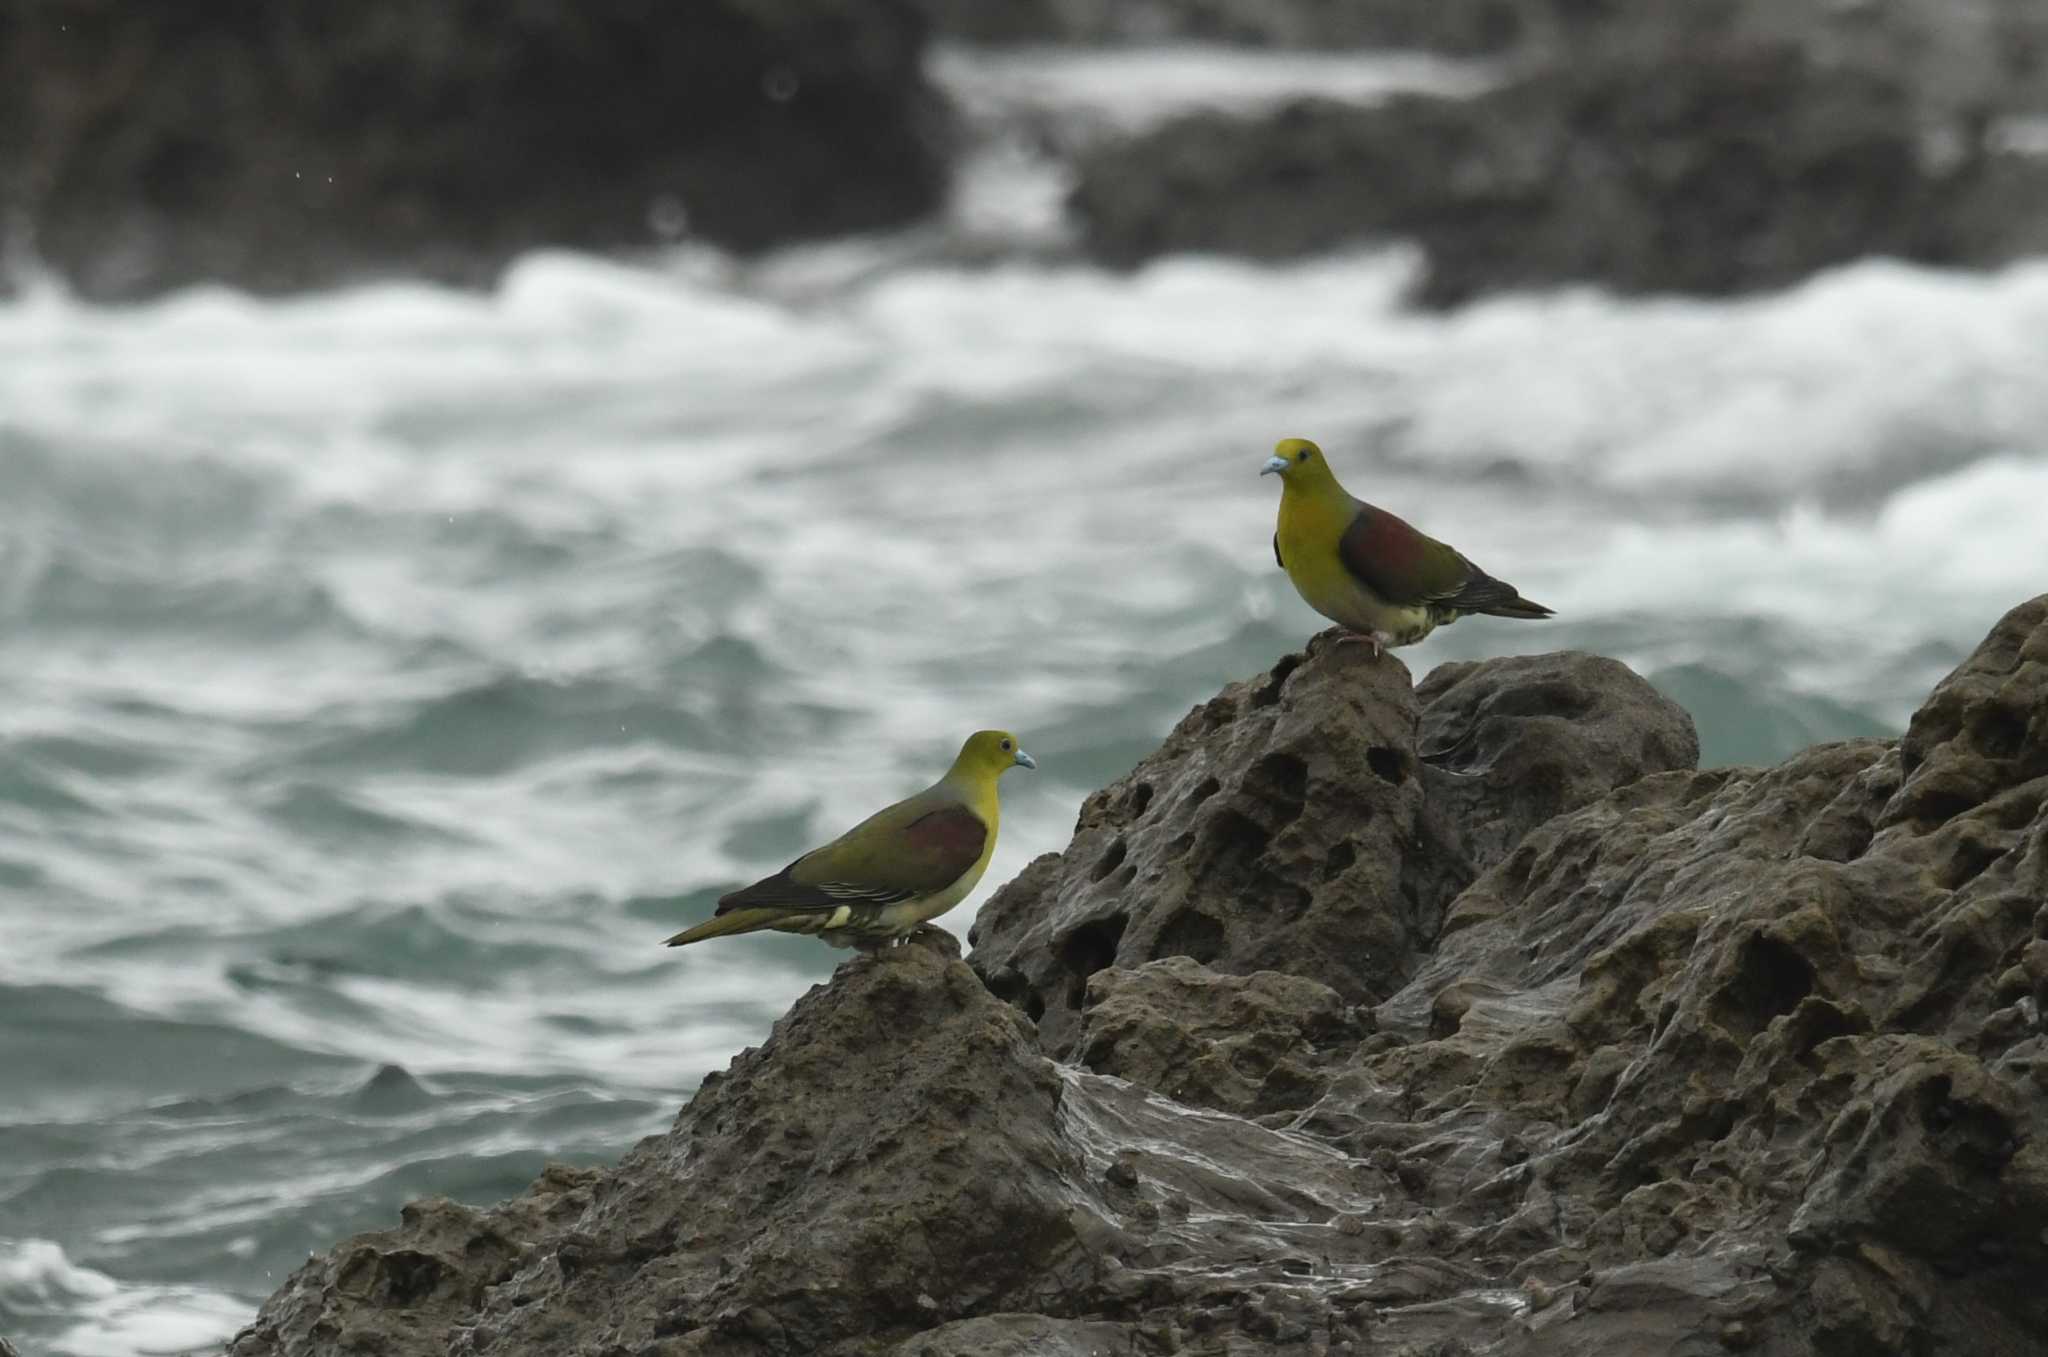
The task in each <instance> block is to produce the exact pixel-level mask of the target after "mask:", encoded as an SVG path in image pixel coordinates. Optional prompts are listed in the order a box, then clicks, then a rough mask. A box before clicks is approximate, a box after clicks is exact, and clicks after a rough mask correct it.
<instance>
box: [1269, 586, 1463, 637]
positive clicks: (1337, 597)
mask: <svg viewBox="0 0 2048 1357" xmlns="http://www.w3.org/2000/svg"><path fill="white" fill-rule="evenodd" d="M1287 576H1288V578H1289V579H1291V580H1292V581H1294V587H1295V589H1296V590H1297V591H1298V592H1299V593H1300V594H1301V597H1302V599H1303V601H1304V602H1306V603H1307V604H1308V606H1309V607H1311V608H1314V609H1315V610H1316V611H1317V612H1319V613H1321V614H1322V615H1323V616H1325V617H1327V618H1329V619H1330V620H1331V621H1332V622H1336V623H1338V624H1340V625H1342V626H1346V627H1349V628H1351V630H1353V631H1356V632H1361V633H1366V634H1371V633H1375V632H1376V633H1378V634H1379V635H1380V636H1382V637H1384V638H1386V643H1387V644H1388V645H1397V646H1405V645H1413V644H1415V642H1417V641H1420V640H1421V639H1422V638H1423V637H1425V636H1427V635H1429V634H1430V633H1431V632H1432V631H1435V630H1436V614H1435V613H1434V612H1433V611H1432V610H1431V609H1429V608H1427V607H1421V608H1411V607H1403V606H1402V605H1400V604H1397V603H1389V602H1387V601H1386V600H1385V599H1383V598H1381V597H1380V596H1379V595H1377V594H1375V593H1373V591H1372V590H1370V589H1368V588H1366V587H1365V586H1364V585H1362V584H1360V583H1359V582H1358V581H1357V580H1355V579H1353V578H1352V577H1351V575H1350V573H1349V572H1347V571H1344V570H1342V569H1333V570H1325V571H1314V572H1310V571H1303V572H1301V574H1296V573H1295V572H1294V571H1292V570H1290V571H1288V572H1287ZM1305 577H1308V578H1305Z"/></svg>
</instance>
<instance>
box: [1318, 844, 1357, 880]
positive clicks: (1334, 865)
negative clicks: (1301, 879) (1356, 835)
mask: <svg viewBox="0 0 2048 1357" xmlns="http://www.w3.org/2000/svg"><path fill="white" fill-rule="evenodd" d="M1356 861H1358V847H1357V845H1355V844H1353V843H1352V842H1351V840H1349V839H1346V840H1344V842H1342V843H1340V844H1338V845H1337V846H1336V847H1335V848H1332V849H1331V850H1330V856H1328V857H1326V858H1324V859H1323V880H1325V881H1334V880H1335V879H1337V878H1338V877H1340V876H1342V875H1344V873H1346V872H1348V871H1350V870H1351V864H1352V863H1354V862H1356Z"/></svg>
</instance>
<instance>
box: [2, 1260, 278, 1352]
mask: <svg viewBox="0 0 2048 1357" xmlns="http://www.w3.org/2000/svg"><path fill="white" fill-rule="evenodd" d="M0 1319H4V1320H6V1321H7V1324H8V1328H9V1329H10V1330H12V1331H13V1332H14V1334H15V1336H17V1337H19V1338H20V1339H22V1340H23V1342H25V1343H29V1344H31V1345H32V1346H30V1347H29V1348H28V1349H26V1350H27V1351H32V1352H41V1353H47V1354H48V1357H171V1355H172V1354H180V1353H193V1352H198V1351H202V1350H206V1349H210V1348H213V1347H216V1346H217V1345H219V1344H220V1343H222V1342H224V1341H225V1340H226V1339H227V1338H228V1337H229V1336H230V1335H232V1334H233V1333H234V1332H235V1330H236V1329H238V1328H240V1327H241V1326H242V1325H243V1324H245V1323H247V1322H248V1319H249V1307H248V1303H247V1302H246V1301H244V1300H242V1299H241V1298H238V1297H235V1296H230V1295H226V1294H224V1293H222V1292H218V1291H213V1290H209V1289H207V1288H204V1287H197V1286H153V1285H138V1284H132V1283H122V1282H118V1281H116V1280H115V1279H114V1278H112V1277H110V1276H108V1275H106V1274H105V1273H102V1272H96V1271H94V1270H93V1269H91V1268H86V1267H80V1266H79V1265H78V1264H76V1263H74V1262H72V1261H71V1259H70V1258H69V1257H68V1256H66V1254H65V1252H64V1249H63V1248H62V1246H61V1245H59V1244H57V1243H55V1242H54V1241H52V1240H48V1239H12V1240H9V1239H0Z"/></svg>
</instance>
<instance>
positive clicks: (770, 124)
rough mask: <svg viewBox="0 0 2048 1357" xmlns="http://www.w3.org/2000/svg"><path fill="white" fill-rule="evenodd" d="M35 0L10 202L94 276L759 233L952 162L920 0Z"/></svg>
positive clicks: (310, 278)
mask: <svg viewBox="0 0 2048 1357" xmlns="http://www.w3.org/2000/svg"><path fill="white" fill-rule="evenodd" d="M19 10H20V7H18V6H10V7H8V9H7V10H6V11H5V12H4V14H0V26H4V27H0V222H8V223H11V224H18V225H19V227H20V228H22V229H24V230H25V231H26V232H27V238H26V239H15V240H13V241H12V242H11V244H12V246H13V247H14V248H15V250H16V251H20V250H23V249H32V250H33V252H34V253H35V255H36V256H38V257H39V258H40V260H41V261H42V262H43V263H45V264H46V265H48V266H49V267H51V268H54V269H55V270H56V271H57V272H59V273H60V274H62V275H63V276H64V277H65V278H66V279H67V280H68V281H69V282H70V284H71V285H72V286H73V287H74V288H75V289H76V290H77V291H78V292H79V293H80V294H81V295H83V296H86V297H88V298H92V299H96V300H97V299H126V298H134V297H140V296H146V295H149V294H151V293H155V292H160V291H163V290H164V289H167V288H172V287H177V286H180V285H183V284H187V283H193V282H202V281H218V282H226V283H231V284H234V285H236V286H239V287H243V288H248V289H252V290H255V291H260V292H277V291H285V290H292V289H299V288H306V287H314V286H322V285H327V284H331V283H334V282H337V281H343V280H347V279H349V278H353V277H357V276H360V275H365V274H385V273H408V274H425V275H428V276H435V277H442V278H449V279H454V280H457V281H464V282H471V281H479V280H485V279H488V278H489V277H491V276H492V275H493V274H494V273H495V272H496V270H497V269H498V268H499V267H500V266H501V265H502V264H503V262H504V261H506V260H507V259H509V258H510V257H511V256H513V255H514V254H516V253H518V252H520V251H522V250H527V249H531V248H534V247H536V246H543V245H556V246H572V247H578V248H585V249H607V248H616V247H627V246H635V245H644V244H653V243H658V242H660V241H662V240H664V239H667V238H669V237H672V236H674V235H676V234H679V233H682V232H687V233H689V234H691V235H693V236H696V237H698V238H701V239H703V240H706V241H709V242H712V243H715V244H718V245H723V246H729V247H732V248H735V249H741V250H752V249H759V248H762V247H765V246H769V245H773V244H776V243H779V242H783V241H788V240H794V239H800V238H805V237H816V236H828V235H834V234H839V233H843V232H848V231H860V230H868V229H873V228H877V227H885V226H893V225H896V224H899V223H903V222H906V221H909V220H912V219H914V218H916V217H918V216H920V215H922V214H924V213H926V212H929V211H931V210H932V209H933V208H934V207H936V206H937V204H938V203H939V201H940V199H941V197H942V194H943V192H944V187H945V181H946V175H945V170H944V165H943V161H942V148H941V146H940V144H939V138H938V137H937V135H936V134H937V132H938V131H939V130H940V129H939V122H940V120H939V117H938V114H939V111H940V110H939V103H938V100H937V96H936V95H935V94H934V93H933V91H932V89H931V87H930V86H929V85H928V84H927V83H926V82H925V79H924V76H923V73H922V65H921V61H922V56H923V31H924V30H923V24H922V22H921V20H920V18H919V16H918V15H917V14H916V13H915V12H914V11H913V10H912V9H911V8H910V7H909V6H908V4H907V3H903V0H879V2H878V3H872V4H870V3H854V2H853V0H821V2H820V3H796V2H795V0H703V3H693V4H690V5H687V6H650V5H645V4H638V3H629V2H627V0H614V2H613V3H606V4H599V5H575V4H566V3H560V0H539V2H538V3H527V4H522V5H520V6H517V7H514V8H511V9H507V8H506V7H504V6H500V5H495V4H489V3H483V0H465V2H464V3H459V4H450V5H440V6H427V7H422V6H417V5H409V4H402V3H398V0H365V3H361V4H352V5H348V6H344V7H339V8H337V7H333V6H326V5H318V4H313V3H309V0H285V2H284V3H277V4H266V5H242V6H227V7H208V8H204V9H201V10H196V11H190V12H187V11H185V10H177V9H169V8H165V7H161V6H149V5H142V6H120V5H107V4H102V3H97V0H50V3H44V4H37V5H32V6H29V7H27V10H26V13H20V12H19ZM10 99H11V100H12V101H13V106H12V108H9V107H8V106H7V101H8V100H10ZM10 229H14V227H13V226H10Z"/></svg>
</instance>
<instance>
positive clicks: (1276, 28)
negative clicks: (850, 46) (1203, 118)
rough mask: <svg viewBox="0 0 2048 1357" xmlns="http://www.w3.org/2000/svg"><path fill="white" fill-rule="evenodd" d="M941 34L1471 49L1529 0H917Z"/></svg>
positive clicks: (1500, 48) (1501, 46)
mask: <svg viewBox="0 0 2048 1357" xmlns="http://www.w3.org/2000/svg"><path fill="white" fill-rule="evenodd" d="M916 3H917V5H918V7H919V8H920V9H922V10H923V11H924V12H925V13H926V14H927V15H929V16H930V18H931V21H932V28H933V31H934V33H935V34H937V35H938V36H940V37H945V38H952V39H956V40H959V41H962V42H972V43H1018V42H1035V43H1055V42H1057V43H1101V44H1114V43H1151V42H1224V43H1241V44H1245V45H1247V46H1256V47H1286V48H1303V49H1315V48H1332V47H1385V48H1404V49H1413V50H1419V51H1432V52H1441V53H1444V54H1446V55H1456V56H1475V55H1485V54H1493V53H1500V52H1506V51H1509V50H1511V49H1512V48H1514V47H1515V46H1516V45H1517V44H1518V43H1520V42H1522V41H1523V40H1524V39H1525V38H1526V37H1527V36H1528V25H1529V20H1530V17H1531V15H1532V13H1534V7H1533V6H1531V5H1529V4H1527V3H1526V2H1525V0H1003V2H1002V3H999V4H998V3H990V0H916Z"/></svg>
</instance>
